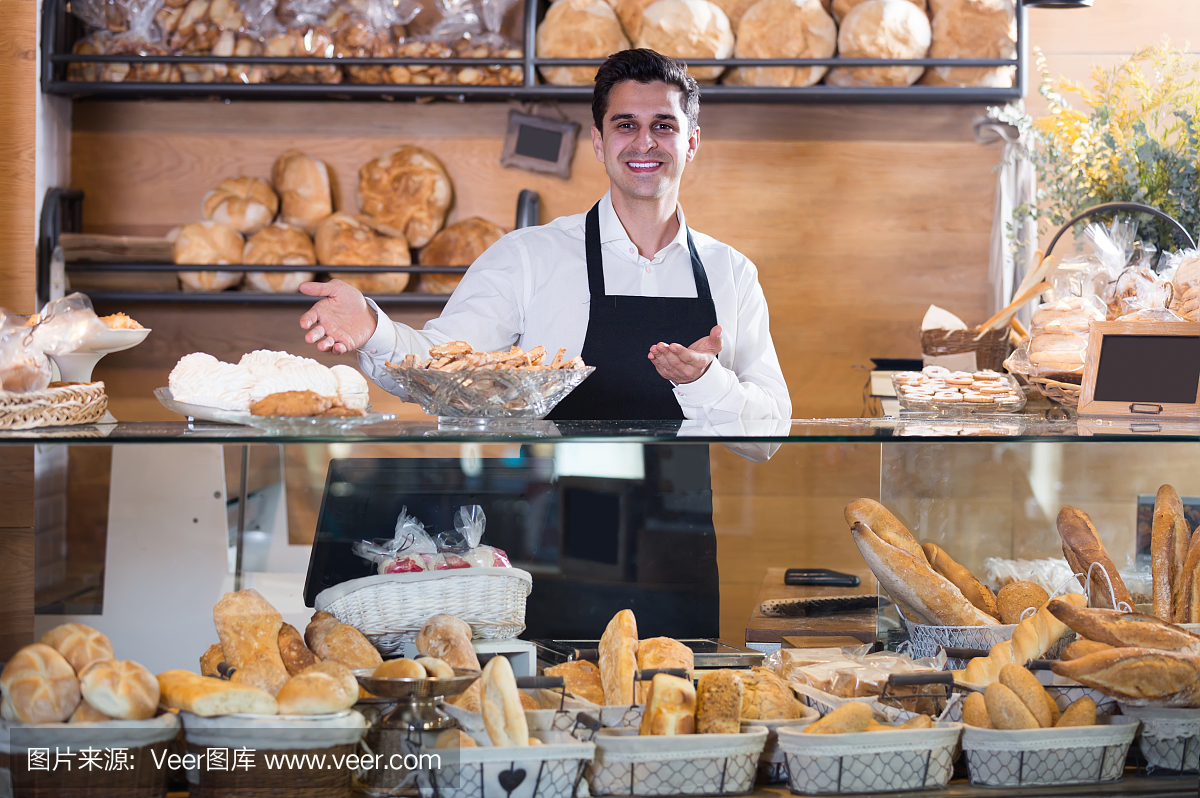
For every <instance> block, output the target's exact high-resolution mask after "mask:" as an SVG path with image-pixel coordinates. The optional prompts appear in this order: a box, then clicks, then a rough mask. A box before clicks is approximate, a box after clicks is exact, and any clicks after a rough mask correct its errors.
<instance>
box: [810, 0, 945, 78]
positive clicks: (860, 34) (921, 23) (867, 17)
mask: <svg viewBox="0 0 1200 798" xmlns="http://www.w3.org/2000/svg"><path fill="white" fill-rule="evenodd" d="M932 35H933V33H932V31H931V29H930V27H929V18H928V17H926V16H925V14H924V13H923V12H922V11H921V10H920V9H919V8H917V7H916V6H915V5H913V4H912V3H910V2H908V0H866V2H864V3H862V4H861V5H858V6H855V7H854V9H852V10H851V11H850V13H849V14H847V15H846V18H845V19H843V20H842V25H841V29H840V30H839V31H838V53H839V55H842V56H844V57H846V58H924V57H925V56H926V55H928V54H929V44H930V39H931V38H932ZM924 71H925V68H924V67H906V66H890V67H839V68H837V69H834V70H833V71H832V72H830V73H829V75H828V77H826V79H825V82H826V83H828V84H830V85H832V86H911V85H912V84H914V83H916V82H917V80H918V79H919V78H920V77H921V73H923V72H924Z"/></svg>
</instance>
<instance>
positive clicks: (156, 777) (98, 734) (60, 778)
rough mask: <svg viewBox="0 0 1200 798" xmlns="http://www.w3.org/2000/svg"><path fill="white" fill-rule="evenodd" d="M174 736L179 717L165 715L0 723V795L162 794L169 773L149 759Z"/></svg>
mask: <svg viewBox="0 0 1200 798" xmlns="http://www.w3.org/2000/svg"><path fill="white" fill-rule="evenodd" d="M178 734H179V718H177V717H176V716H175V715H173V714H171V713H169V712H168V713H165V714H162V715H159V716H158V717H155V718H150V719H148V720H109V721H103V722H99V723H38V724H24V723H16V722H9V721H6V720H0V795H7V796H11V795H18V796H21V797H22V798H61V797H62V796H64V795H70V796H73V797H74V798H112V796H114V795H145V796H163V795H166V794H167V777H168V776H169V775H170V770H169V769H167V768H162V767H159V766H158V765H156V764H155V757H156V756H157V757H159V758H160V759H161V758H162V757H163V756H164V755H166V754H167V752H168V748H169V746H170V745H171V743H172V741H173V740H174V739H175V738H176V737H177V736H178ZM6 787H7V788H9V789H10V790H11V791H7V792H6V790H5V788H6Z"/></svg>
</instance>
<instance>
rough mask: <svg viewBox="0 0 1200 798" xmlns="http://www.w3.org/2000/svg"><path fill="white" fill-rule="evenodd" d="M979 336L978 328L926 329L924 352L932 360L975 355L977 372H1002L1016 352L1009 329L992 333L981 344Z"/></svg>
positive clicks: (1001, 329) (922, 332) (923, 340)
mask: <svg viewBox="0 0 1200 798" xmlns="http://www.w3.org/2000/svg"><path fill="white" fill-rule="evenodd" d="M977 335H979V330H978V329H970V330H922V331H921V351H922V352H923V353H925V354H926V355H929V356H931V357H937V356H941V355H961V354H964V353H966V352H974V353H975V368H976V369H977V370H982V369H992V370H993V371H1000V369H1002V368H1003V367H1004V359H1005V358H1006V357H1008V353H1009V352H1011V351H1012V344H1011V343H1009V340H1008V326H1007V325H1005V326H1004V327H1001V328H999V329H995V330H988V331H987V332H986V333H984V334H983V337H982V338H980V339H979V340H978V341H976V340H975V336H977Z"/></svg>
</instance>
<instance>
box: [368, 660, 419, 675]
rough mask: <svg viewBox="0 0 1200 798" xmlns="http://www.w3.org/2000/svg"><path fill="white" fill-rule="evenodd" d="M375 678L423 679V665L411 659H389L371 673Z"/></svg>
mask: <svg viewBox="0 0 1200 798" xmlns="http://www.w3.org/2000/svg"><path fill="white" fill-rule="evenodd" d="M371 675H372V676H374V677H375V678H377V679H424V678H426V677H427V676H429V673H428V672H427V671H426V670H425V666H424V665H421V664H420V663H419V662H416V661H414V660H411V659H389V660H387V661H386V662H384V663H383V664H382V665H380V666H379V667H378V668H376V669H375V671H374V672H373V673H372V674H371Z"/></svg>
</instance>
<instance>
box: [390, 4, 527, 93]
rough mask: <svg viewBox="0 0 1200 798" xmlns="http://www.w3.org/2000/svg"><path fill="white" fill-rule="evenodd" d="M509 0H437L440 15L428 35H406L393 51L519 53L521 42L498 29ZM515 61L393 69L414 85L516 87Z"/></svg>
mask: <svg viewBox="0 0 1200 798" xmlns="http://www.w3.org/2000/svg"><path fill="white" fill-rule="evenodd" d="M513 2H514V0H478V2H475V0H437V3H436V6H435V7H436V8H437V9H438V10H439V11H440V12H441V19H440V20H439V21H438V22H437V24H435V25H434V26H433V28H432V30H431V31H430V33H429V35H428V36H419V37H414V38H411V39H408V40H406V41H405V42H403V43H402V44H401V46H400V48H399V51H398V53H397V55H399V56H401V57H404V58H521V57H522V55H523V54H524V53H523V51H522V50H521V48H520V47H518V46H517V45H515V44H514V43H513V42H511V41H509V40H508V39H507V38H505V37H504V36H502V35H501V34H500V27H501V25H502V24H503V21H504V15H505V14H506V13H507V12H508V10H509V9H510V8H511V7H512V5H513ZM524 75H525V71H524V68H523V67H521V66H518V65H502V64H485V65H481V66H474V65H472V66H462V67H444V66H437V65H429V66H422V65H417V66H409V67H402V68H400V70H397V71H396V72H395V73H394V75H393V78H394V82H395V83H412V84H417V85H430V84H432V85H439V86H440V85H447V84H454V85H464V86H516V85H520V84H521V83H522V82H523V81H524Z"/></svg>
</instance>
